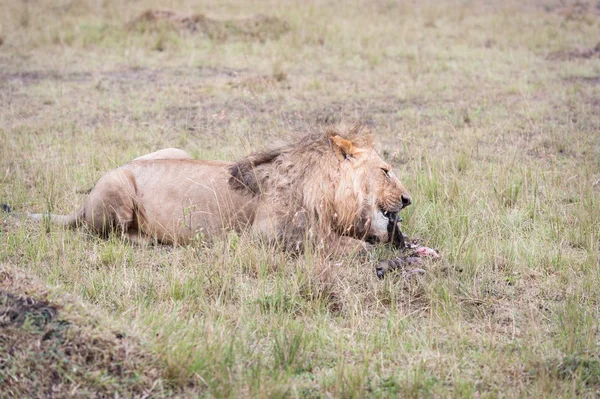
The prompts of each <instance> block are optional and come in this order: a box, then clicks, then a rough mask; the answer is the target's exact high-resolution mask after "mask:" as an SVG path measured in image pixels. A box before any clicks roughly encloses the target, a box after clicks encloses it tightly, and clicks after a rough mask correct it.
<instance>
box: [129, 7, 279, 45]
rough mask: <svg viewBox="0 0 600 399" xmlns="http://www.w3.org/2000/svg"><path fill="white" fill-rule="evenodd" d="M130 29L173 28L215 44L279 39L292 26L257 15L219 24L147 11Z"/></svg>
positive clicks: (198, 16)
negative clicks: (201, 35)
mask: <svg viewBox="0 0 600 399" xmlns="http://www.w3.org/2000/svg"><path fill="white" fill-rule="evenodd" d="M127 27H128V28H129V29H136V30H139V31H142V32H144V31H152V30H156V29H158V28H165V27H166V28H171V29H175V30H177V31H179V32H185V33H190V34H203V35H206V36H207V37H209V38H211V39H213V40H221V41H222V40H228V39H245V40H259V41H264V40H268V39H278V38H279V37H280V36H281V35H283V34H284V33H286V32H288V31H289V29H290V27H289V24H288V23H287V22H286V21H284V20H282V19H280V18H277V17H272V16H267V15H255V16H252V17H247V18H239V19H227V20H218V19H213V18H209V17H207V16H206V15H204V14H183V13H179V12H177V11H173V10H161V9H153V10H147V11H145V12H144V13H142V14H141V15H140V16H139V17H137V18H135V19H134V20H132V21H131V22H129V23H128V24H127Z"/></svg>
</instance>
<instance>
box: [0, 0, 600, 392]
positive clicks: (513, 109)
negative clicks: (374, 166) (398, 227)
mask: <svg viewBox="0 0 600 399" xmlns="http://www.w3.org/2000/svg"><path fill="white" fill-rule="evenodd" d="M582 4H584V5H581V4H580V5H573V4H570V3H568V2H562V3H560V4H559V3H558V2H553V1H551V0H548V1H543V0H540V1H536V2H532V3H531V4H528V5H522V4H521V2H513V1H507V2H503V3H498V4H496V3H494V4H491V3H489V4H488V3H487V2H475V1H474V2H459V3H457V2H450V1H448V2H436V3H431V4H427V5H419V6H414V5H413V4H412V3H410V2H393V1H377V2H367V1H363V2H358V3H353V5H348V4H347V3H345V2H337V1H325V0H318V1H315V2H310V3H297V4H296V3H288V2H259V3H252V4H246V3H244V2H205V3H203V5H200V4H199V3H197V2H191V1H186V0H179V1H176V2H171V3H170V7H172V8H174V9H177V10H179V11H182V12H188V11H189V12H197V13H203V14H206V15H207V16H209V17H212V18H216V19H220V20H232V19H236V18H239V17H246V16H251V15H254V14H258V13H262V14H266V15H270V16H275V17H278V18H280V19H282V20H284V21H287V23H288V24H289V32H287V33H284V34H282V35H281V36H280V37H279V38H277V39H266V40H263V39H262V38H261V37H251V36H248V35H241V36H240V35H236V34H234V33H235V32H233V33H232V32H229V34H227V35H224V36H223V35H221V36H219V38H218V39H217V38H212V39H211V37H210V35H206V34H193V33H189V32H178V31H175V30H172V29H170V28H169V27H168V26H159V27H157V28H156V29H145V28H144V29H141V28H140V29H130V28H128V27H127V22H129V21H131V20H133V19H134V18H135V17H137V16H138V15H139V14H141V13H142V12H143V11H145V10H146V9H148V8H151V7H152V6H153V5H154V3H153V2H149V1H141V2H136V3H131V4H127V5H122V4H121V2H117V1H112V0H108V1H104V2H92V1H84V0H82V1H75V2H71V1H66V0H65V1H63V0H60V1H53V2H47V3H40V2H34V3H32V2H21V1H16V0H15V1H11V0H9V1H8V3H7V4H6V5H3V12H2V13H0V37H1V38H2V41H1V42H2V44H1V45H0V200H1V201H0V202H6V203H9V204H11V206H12V207H13V208H14V209H15V210H16V211H31V212H44V211H53V212H57V213H67V212H70V211H72V210H73V209H75V208H76V207H77V206H78V205H79V204H80V203H81V202H82V200H83V197H84V196H83V195H82V194H80V193H78V191H80V190H84V189H86V188H89V187H91V186H92V185H93V184H94V183H95V182H96V181H97V179H98V178H99V177H100V176H101V175H102V174H103V173H104V172H105V171H107V170H109V169H111V168H114V167H115V166H117V165H120V164H122V163H124V162H127V161H128V160H131V159H133V158H135V157H137V156H139V155H141V154H144V153H147V152H151V151H154V150H157V149H159V148H164V147H180V148H183V149H185V150H187V151H188V152H190V153H191V154H193V155H194V156H195V157H197V158H201V159H235V158H236V157H239V156H242V155H245V154H247V153H248V152H249V151H252V150H256V149H260V148H263V146H265V145H267V144H269V143H271V142H272V141H273V140H276V139H285V137H286V136H287V135H288V132H289V131H290V130H296V129H304V128H307V127H308V126H312V125H314V123H315V122H316V121H317V120H324V119H328V118H329V119H333V120H339V119H343V120H346V121H348V122H352V121H354V120H356V119H361V120H363V121H366V122H367V123H369V124H371V125H373V126H374V127H373V129H374V130H375V131H376V132H377V138H378V141H379V143H380V148H381V151H380V152H381V153H382V154H384V155H385V157H386V158H387V159H388V160H389V161H390V162H392V164H393V165H394V168H395V170H396V172H397V173H398V174H399V175H400V176H401V180H402V181H403V183H404V185H405V186H406V187H407V188H408V189H409V191H410V192H411V194H412V197H413V205H412V206H411V207H409V208H407V209H406V211H404V213H403V219H404V222H403V225H404V230H405V232H406V233H408V234H409V235H410V236H414V237H418V238H420V239H421V240H422V241H423V242H424V243H426V244H428V245H430V246H432V247H435V248H438V249H439V250H440V251H441V253H442V256H443V259H442V260H441V261H439V262H436V263H433V264H428V265H427V273H426V274H425V275H424V276H422V277H418V278H416V279H411V280H403V279H402V278H401V277H400V276H389V277H387V278H385V279H384V280H379V279H377V277H376V275H375V265H376V263H377V262H376V259H375V256H373V257H371V258H369V259H367V260H360V261H359V260H356V259H341V260H332V261H327V260H323V259H321V258H320V257H319V256H316V255H315V254H312V253H307V254H305V255H302V256H300V257H297V258H294V257H291V256H288V255H286V254H284V253H281V252H278V251H274V250H273V249H271V248H269V247H265V246H263V245H261V244H260V243H258V242H255V241H253V240H252V239H248V238H246V237H237V236H235V235H231V236H228V237H226V238H224V239H222V240H220V241H218V242H216V243H214V244H212V245H206V244H202V243H198V244H196V245H193V246H190V247H183V248H167V247H152V248H139V247H135V246H130V245H129V244H126V243H123V242H121V241H119V240H118V239H116V238H110V239H108V240H103V239H101V238H98V237H95V236H93V235H90V234H89V233H87V232H86V231H84V230H78V231H66V230H62V229H60V228H57V227H55V226H50V225H46V224H44V223H41V224H36V223H32V222H30V221H26V220H21V219H18V218H7V217H5V216H4V215H2V216H0V218H2V219H1V220H2V223H1V224H0V236H1V239H0V263H1V264H3V265H6V266H7V267H11V268H14V269H17V270H20V271H22V272H25V273H27V274H28V275H31V276H35V277H37V278H39V279H40V280H41V281H42V282H43V284H46V285H48V286H53V287H55V288H54V289H53V290H54V291H53V292H57V295H68V298H71V299H72V300H73V301H77V302H81V303H82V304H83V305H84V306H88V307H91V308H93V309H95V312H97V313H98V314H102V315H103V316H102V317H99V319H98V320H101V321H102V323H105V324H107V325H110V326H115V327H114V328H118V329H120V330H122V331H127V334H128V335H129V336H132V337H136V340H137V341H136V342H137V343H136V345H139V347H140V348H141V349H139V350H140V351H142V352H144V353H149V354H151V356H152V358H153V359H155V361H156V363H152V372H153V373H154V372H155V370H156V373H157V374H156V375H157V376H158V377H156V378H159V379H160V381H161V383H160V384H161V385H160V386H161V387H163V386H164V387H165V388H161V389H160V390H157V391H153V394H154V395H155V396H157V397H160V396H169V395H171V394H175V393H178V392H179V394H180V395H183V396H186V395H194V394H196V395H200V396H216V397H240V396H242V397H263V396H269V397H283V396H286V397H327V396H334V397H365V396H372V397H397V396H402V397H448V396H450V397H482V396H483V397H496V396H509V397H522V396H527V397H594V396H596V395H597V394H598V392H599V390H600V372H599V370H600V368H599V362H600V323H599V321H598V320H600V268H599V264H600V183H599V182H600V114H599V112H598V111H599V110H600V102H599V100H598V99H599V98H600V85H599V83H600V78H599V76H600V54H598V53H594V52H593V51H591V52H589V53H590V54H592V56H590V57H587V56H586V57H583V56H581V54H582V53H583V52H584V50H591V49H593V48H594V47H595V46H596V45H597V43H598V40H599V39H598V38H600V16H599V14H598V12H597V10H596V9H595V8H594V7H595V5H594V3H593V2H591V3H589V4H588V6H587V8H586V6H585V3H582ZM223 26H225V28H223V29H226V27H227V26H228V25H227V24H225V25H223ZM67 316H68V315H66V316H64V317H66V318H67V319H68V317H67ZM86 317H88V316H85V317H84V318H83V320H87V321H86V323H90V324H92V325H93V324H94V323H95V322H94V320H95V319H94V318H93V317H92V316H89V317H88V318H87V319H86ZM94 317H96V316H94ZM77 320H80V319H77ZM80 321H81V320H80ZM71 322H72V321H71ZM28 323H29V322H28ZM72 323H73V322H72ZM81 323H83V322H81ZM34 324H35V323H34ZM83 324H85V323H83ZM85 325H87V324H85ZM21 328H23V329H24V331H26V332H27V334H33V335H31V336H32V337H34V336H35V334H37V333H36V332H35V331H34V330H32V329H35V328H36V327H35V325H33V326H31V325H30V324H27V323H24V324H23V326H22V327H21ZM82 328H87V327H82ZM90 328H91V327H90ZM111 328H113V327H111ZM34 333H35V334H34ZM28 336H29V335H28ZM32 339H33V338H32ZM90 345H92V344H91V343H90ZM0 348H1V351H0V396H2V395H3V394H4V392H8V391H5V390H3V389H2V384H3V383H5V381H6V377H7V376H8V375H11V374H10V373H9V372H7V371H6V370H7V369H6V368H2V366H1V365H2V364H5V363H2V361H3V360H4V359H5V358H6V353H7V352H6V351H7V349H6V348H5V347H2V346H0ZM136 348H137V346H136ZM29 350H31V351H32V352H31V354H32V356H33V355H35V356H43V352H39V350H38V352H36V349H35V347H31V348H29ZM11 359H12V360H11V361H12V362H13V363H12V365H13V367H14V368H13V369H11V370H17V369H18V368H19V367H25V366H26V364H25V363H23V362H21V363H19V358H18V357H16V358H14V357H13V358H11ZM153 361H154V360H153ZM132 364H133V366H131V367H132V370H135V373H138V374H139V375H141V376H142V377H140V379H139V380H138V382H136V383H135V384H133V385H131V384H130V383H129V382H128V381H127V380H126V379H121V380H114V381H113V380H111V382H110V383H101V382H93V381H92V379H90V378H87V379H82V380H81V381H82V384H84V385H85V384H88V385H87V386H85V390H79V391H77V390H76V391H75V393H76V395H79V396H86V395H87V396H93V393H94V392H96V393H98V392H100V393H102V392H111V393H113V394H114V393H116V392H120V393H121V395H122V396H123V395H125V396H127V395H136V394H140V392H143V390H144V389H150V386H151V384H152V383H151V382H150V380H147V379H145V378H146V377H143V376H144V375H146V374H144V372H143V371H140V369H139V368H138V366H137V363H135V362H134V363H132ZM96 366H97V368H99V369H102V367H104V366H103V365H102V364H97V365H96ZM107 367H108V366H107ZM18 370H20V369H18ZM37 372H39V373H42V374H40V375H39V378H38V379H37V381H38V382H39V383H40V384H46V387H45V389H48V384H50V385H52V384H53V383H54V384H55V385H56V387H55V389H57V390H58V392H60V396H67V392H68V391H67V388H66V387H67V386H68V385H57V383H56V381H54V382H52V381H53V380H52V379H46V377H47V376H45V375H44V374H43V369H40V370H38V371H37ZM94 375H96V374H94ZM152 375H154V374H152ZM69 376H70V378H72V379H73V378H75V377H73V376H71V375H69V374H68V373H67V377H69ZM67 377H65V378H67ZM11 378H12V377H11ZM77 378H79V377H77ZM77 381H79V380H77ZM90 381H92V382H90ZM94 381H96V380H94ZM136 384H137V385H136ZM144 384H146V385H144ZM148 384H149V385H150V386H147V385H148ZM31 386H33V385H31ZM31 386H29V388H31ZM73 386H74V385H70V388H72V387H73ZM146 386H147V388H145V387H146ZM11 387H12V388H11V389H15V388H14V386H13V385H11ZM23 389H24V388H23ZM184 389H185V390H184ZM20 392H21V395H27V392H30V391H20ZM31 392H35V391H31ZM140 395H141V394H140Z"/></svg>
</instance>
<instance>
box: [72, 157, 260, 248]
mask: <svg viewBox="0 0 600 399" xmlns="http://www.w3.org/2000/svg"><path fill="white" fill-rule="evenodd" d="M230 166H231V163H229V162H219V161H197V160H188V159H148V160H135V161H133V162H130V163H128V164H126V165H124V166H122V167H120V168H118V169H115V170H112V171H110V172H108V173H106V174H105V175H104V176H102V177H101V178H100V180H99V181H98V183H96V185H95V186H94V188H93V190H92V191H91V193H90V194H89V195H88V196H87V198H86V200H85V203H84V205H83V207H82V208H81V209H80V210H79V211H78V212H76V213H75V214H74V215H73V216H72V223H80V222H84V223H85V224H86V225H88V226H90V227H92V228H93V229H94V230H96V231H99V232H108V231H110V230H117V231H119V232H121V233H123V234H126V235H127V236H128V238H130V239H131V240H133V241H140V240H141V241H144V240H145V239H149V238H153V239H156V240H158V241H159V242H161V243H165V244H172V243H178V244H186V243H189V242H190V241H191V240H193V239H194V238H197V237H204V238H208V237H212V236H214V235H218V234H220V233H221V232H223V231H225V230H231V229H233V230H238V231H241V230H243V229H245V228H246V227H248V226H249V225H250V224H251V223H252V221H253V218H254V211H255V209H256V205H255V204H256V198H255V197H254V196H252V195H251V194H248V193H244V192H240V191H236V190H232V189H230V188H229V185H228V179H229V177H230V175H229V172H228V168H229V167H230Z"/></svg>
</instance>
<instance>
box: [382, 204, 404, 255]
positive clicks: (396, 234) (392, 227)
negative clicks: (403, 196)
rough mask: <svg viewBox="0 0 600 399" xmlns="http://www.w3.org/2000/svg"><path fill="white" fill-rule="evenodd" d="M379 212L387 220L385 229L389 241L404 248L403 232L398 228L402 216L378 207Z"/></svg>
mask: <svg viewBox="0 0 600 399" xmlns="http://www.w3.org/2000/svg"><path fill="white" fill-rule="evenodd" d="M380 211H381V213H382V214H383V216H384V217H386V218H387V220H388V225H387V231H388V240H389V242H390V243H391V244H392V245H393V246H395V247H398V248H404V247H405V243H404V234H402V231H401V230H400V226H399V223H400V222H401V221H402V217H401V216H400V215H398V212H389V211H385V210H383V209H381V208H380Z"/></svg>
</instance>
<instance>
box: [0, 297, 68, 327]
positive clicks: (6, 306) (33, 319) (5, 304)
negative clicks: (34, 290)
mask: <svg viewBox="0 0 600 399" xmlns="http://www.w3.org/2000/svg"><path fill="white" fill-rule="evenodd" d="M57 315H58V310H57V309H56V307H54V306H52V305H50V304H49V303H48V302H46V301H38V300H36V299H35V298H32V297H28V296H23V295H22V296H16V295H13V294H11V293H9V292H5V291H0V327H7V326H9V325H13V326H17V327H20V326H22V325H23V324H24V323H25V321H28V322H30V323H32V324H33V325H34V326H36V327H37V328H43V327H44V326H46V325H47V324H48V323H50V322H52V319H54V318H55V317H56V316H57Z"/></svg>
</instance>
